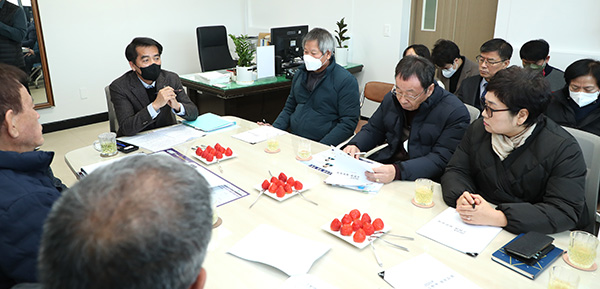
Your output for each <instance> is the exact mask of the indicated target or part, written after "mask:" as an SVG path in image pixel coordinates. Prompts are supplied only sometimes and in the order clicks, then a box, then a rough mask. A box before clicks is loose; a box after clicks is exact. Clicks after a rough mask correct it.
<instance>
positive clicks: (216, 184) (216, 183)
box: [156, 148, 249, 207]
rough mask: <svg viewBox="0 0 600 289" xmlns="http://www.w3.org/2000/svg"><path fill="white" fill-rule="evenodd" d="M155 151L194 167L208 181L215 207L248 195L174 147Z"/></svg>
mask: <svg viewBox="0 0 600 289" xmlns="http://www.w3.org/2000/svg"><path fill="white" fill-rule="evenodd" d="M156 153H159V154H167V155H170V156H172V157H174V158H177V159H179V160H181V161H183V162H185V163H186V164H188V165H189V166H191V167H193V168H195V169H196V171H198V173H200V174H201V175H202V176H203V177H204V179H206V182H208V186H209V187H210V189H211V197H212V202H213V204H215V206H217V207H219V206H222V205H225V204H227V203H229V202H233V201H235V200H237V199H239V198H242V197H245V196H248V195H249V193H248V192H246V191H244V190H242V189H241V188H239V187H238V186H236V185H234V184H232V183H230V182H229V181H227V180H225V179H223V178H222V177H220V176H219V175H217V174H215V173H214V172H212V171H210V170H209V169H207V168H206V167H204V166H201V165H199V164H198V163H197V162H195V161H193V160H192V159H190V158H188V157H186V156H185V155H183V154H182V153H180V152H178V151H177V150H175V149H172V148H170V149H166V150H163V151H159V152H156Z"/></svg>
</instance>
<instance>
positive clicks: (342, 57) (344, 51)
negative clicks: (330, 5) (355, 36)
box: [335, 17, 350, 66]
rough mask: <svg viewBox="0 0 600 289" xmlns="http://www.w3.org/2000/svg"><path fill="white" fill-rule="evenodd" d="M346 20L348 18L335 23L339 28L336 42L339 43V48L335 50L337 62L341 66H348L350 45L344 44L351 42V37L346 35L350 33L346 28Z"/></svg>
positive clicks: (336, 31)
mask: <svg viewBox="0 0 600 289" xmlns="http://www.w3.org/2000/svg"><path fill="white" fill-rule="evenodd" d="M344 18H346V17H342V20H340V21H338V22H336V23H335V24H336V25H337V27H338V29H337V30H335V33H336V34H337V35H336V36H335V40H337V43H338V46H337V47H336V48H335V61H336V62H337V63H338V64H339V65H341V66H346V65H348V45H346V44H344V42H345V41H347V40H350V37H349V36H346V35H345V34H346V32H348V29H347V28H346V27H348V24H346V23H344Z"/></svg>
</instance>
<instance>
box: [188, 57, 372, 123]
mask: <svg viewBox="0 0 600 289" xmlns="http://www.w3.org/2000/svg"><path fill="white" fill-rule="evenodd" d="M345 68H346V69H347V70H348V71H349V72H350V73H358V72H360V71H362V69H363V65H362V64H357V63H349V64H348V65H347V66H345ZM180 79H181V83H182V84H183V86H185V87H187V93H188V96H189V97H190V99H191V100H192V102H194V103H195V104H196V105H197V106H198V110H199V112H200V114H203V113H205V112H212V113H215V114H218V115H232V116H238V117H241V118H243V119H247V120H251V121H262V119H263V118H264V119H265V120H266V121H267V122H270V123H273V121H275V119H276V118H277V116H278V115H279V113H280V112H281V110H282V109H283V106H284V105H285V101H286V100H287V97H288V96H289V94H290V88H291V86H292V81H291V80H290V79H286V78H285V76H277V77H272V78H266V79H259V80H256V81H254V83H253V84H251V85H238V84H237V83H235V82H229V83H227V84H226V86H225V87H223V88H221V87H216V86H213V85H209V84H206V83H203V82H200V81H197V80H196V79H195V78H194V74H187V75H181V76H180Z"/></svg>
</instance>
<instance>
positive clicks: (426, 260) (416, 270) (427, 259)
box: [379, 253, 479, 289]
mask: <svg viewBox="0 0 600 289" xmlns="http://www.w3.org/2000/svg"><path fill="white" fill-rule="evenodd" d="M379 276H381V278H383V280H385V281H386V282H388V283H389V284H390V285H392V287H394V288H423V289H433V288H435V289H476V288H479V286H477V285H475V284H474V283H473V282H471V281H469V280H468V279H467V278H465V277H464V276H462V275H460V274H458V273H456V272H455V271H454V270H452V269H450V268H449V267H448V266H446V265H444V263H442V262H440V261H439V260H437V259H435V258H433V257H432V256H431V255H429V254H427V253H423V254H421V255H419V256H416V257H413V258H411V259H409V260H408V261H404V262H402V263H400V264H398V265H396V266H394V267H392V268H389V269H387V270H385V271H383V272H381V273H379Z"/></svg>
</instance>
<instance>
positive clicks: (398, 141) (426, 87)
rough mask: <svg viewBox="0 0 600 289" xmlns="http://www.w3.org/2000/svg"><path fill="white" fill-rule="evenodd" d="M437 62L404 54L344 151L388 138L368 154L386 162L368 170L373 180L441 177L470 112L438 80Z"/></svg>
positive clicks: (354, 153)
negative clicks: (389, 87)
mask: <svg viewBox="0 0 600 289" xmlns="http://www.w3.org/2000/svg"><path fill="white" fill-rule="evenodd" d="M434 74H435V67H434V65H433V63H431V62H430V61H429V60H427V59H425V58H423V57H418V56H407V57H404V58H402V60H400V62H399V63H398V65H397V66H396V73H395V82H396V83H395V86H394V88H393V89H392V91H390V92H389V93H388V94H386V95H385V97H384V99H383V101H382V102H381V105H379V108H377V110H376V111H375V113H374V114H373V116H371V118H370V119H369V122H368V123H367V124H366V125H365V126H363V127H362V129H361V130H360V131H359V132H358V133H357V134H356V136H354V137H353V138H352V139H351V140H350V141H349V142H348V145H347V146H346V147H345V148H344V152H346V153H348V154H349V155H351V156H354V157H356V158H358V156H359V152H361V151H363V152H364V151H368V150H371V149H373V148H374V147H376V146H378V145H380V144H383V143H385V142H387V143H388V146H387V147H385V148H383V149H381V150H379V151H378V152H377V153H375V154H373V155H372V156H371V157H370V158H371V159H373V160H375V161H378V162H380V163H383V164H385V165H383V166H380V167H377V168H374V169H373V171H374V173H369V172H366V173H365V174H366V176H367V179H369V180H370V181H373V182H381V183H389V182H391V181H394V180H411V181H412V180H415V179H417V178H429V179H432V180H435V181H437V180H439V179H440V177H441V175H442V173H443V171H444V168H445V167H446V164H447V163H448V161H449V160H450V157H451V156H452V154H453V153H454V150H455V149H456V146H457V145H458V143H459V142H460V140H461V138H462V136H463V134H464V133H465V131H466V129H467V126H468V125H469V120H470V117H469V113H468V112H467V109H466V107H465V106H464V105H463V104H462V103H461V102H460V100H459V99H458V98H457V97H456V96H454V95H453V94H451V93H449V92H448V91H446V90H444V89H442V88H441V87H439V86H438V85H437V84H436V83H435V82H434V77H433V76H434Z"/></svg>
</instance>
